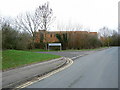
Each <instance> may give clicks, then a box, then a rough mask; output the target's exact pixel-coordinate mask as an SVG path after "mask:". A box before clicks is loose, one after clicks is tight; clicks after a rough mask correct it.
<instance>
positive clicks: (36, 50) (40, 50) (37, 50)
mask: <svg viewBox="0 0 120 90" xmlns="http://www.w3.org/2000/svg"><path fill="white" fill-rule="evenodd" d="M28 51H30V52H47V51H48V50H44V49H31V50H28Z"/></svg>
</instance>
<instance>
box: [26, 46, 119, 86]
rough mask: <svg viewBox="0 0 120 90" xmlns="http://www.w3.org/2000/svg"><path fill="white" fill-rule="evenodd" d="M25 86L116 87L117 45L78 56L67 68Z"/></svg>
mask: <svg viewBox="0 0 120 90" xmlns="http://www.w3.org/2000/svg"><path fill="white" fill-rule="evenodd" d="M26 88H118V47H112V48H108V49H105V50H102V51H98V52H96V53H92V54H89V55H86V56H84V57H80V58H78V59H76V60H75V61H74V63H73V64H72V65H71V66H70V67H69V68H67V69H65V70H63V71H61V72H58V73H56V74H54V75H52V76H50V77H48V78H46V79H44V80H41V81H39V82H37V83H34V84H32V85H30V86H28V87H26Z"/></svg>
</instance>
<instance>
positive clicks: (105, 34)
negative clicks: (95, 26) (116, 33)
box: [99, 27, 112, 47]
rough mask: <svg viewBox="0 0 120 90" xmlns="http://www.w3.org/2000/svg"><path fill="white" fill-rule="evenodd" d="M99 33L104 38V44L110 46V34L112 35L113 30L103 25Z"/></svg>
mask: <svg viewBox="0 0 120 90" xmlns="http://www.w3.org/2000/svg"><path fill="white" fill-rule="evenodd" d="M99 35H100V36H101V37H102V38H103V39H104V41H103V42H104V44H105V43H107V45H108V47H109V44H110V36H111V35H112V31H111V30H110V29H108V28H107V27H103V28H101V29H100V30H99Z"/></svg>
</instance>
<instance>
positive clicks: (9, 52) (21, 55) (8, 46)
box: [0, 3, 120, 70]
mask: <svg viewBox="0 0 120 90" xmlns="http://www.w3.org/2000/svg"><path fill="white" fill-rule="evenodd" d="M54 19H55V17H54V16H53V10H52V9H51V8H50V7H49V3H45V4H43V5H40V6H39V7H38V8H36V10H35V11H34V12H32V14H31V13H29V12H26V13H24V14H21V15H18V16H17V17H16V18H14V19H10V18H9V19H7V18H3V17H1V16H0V34H1V33H2V50H3V51H2V65H3V67H2V68H3V70H4V69H8V68H15V67H19V66H22V65H26V64H32V63H36V62H41V61H45V60H50V59H54V58H58V57H60V56H56V55H51V54H42V53H34V52H43V51H48V50H47V45H48V43H50V42H44V41H45V35H44V34H43V33H42V32H40V33H39V36H40V39H38V38H36V37H37V35H38V34H37V32H38V31H39V30H42V31H47V30H49V28H50V24H51V23H52V22H53V20H54ZM57 28H58V30H63V31H65V30H68V31H73V32H72V33H67V31H66V33H61V34H56V35H55V36H56V38H57V39H58V40H59V41H58V42H56V43H61V44H62V50H61V51H69V50H79V51H85V50H97V49H99V48H101V47H109V46H120V34H119V33H118V32H117V31H116V30H110V29H109V28H107V27H103V28H101V29H100V30H99V32H98V33H97V34H90V32H89V30H85V29H84V28H82V27H81V25H79V24H76V25H74V24H71V25H58V27H57ZM82 29H83V30H85V31H84V33H78V32H76V31H80V30H82ZM0 40H1V39H0ZM36 40H39V42H36ZM0 47H1V44H0ZM0 50H1V48H0ZM55 50H59V48H55ZM50 51H54V50H50Z"/></svg>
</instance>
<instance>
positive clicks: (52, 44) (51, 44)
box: [48, 43, 62, 50]
mask: <svg viewBox="0 0 120 90" xmlns="http://www.w3.org/2000/svg"><path fill="white" fill-rule="evenodd" d="M50 46H60V50H62V45H61V43H48V50H49V49H50Z"/></svg>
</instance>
